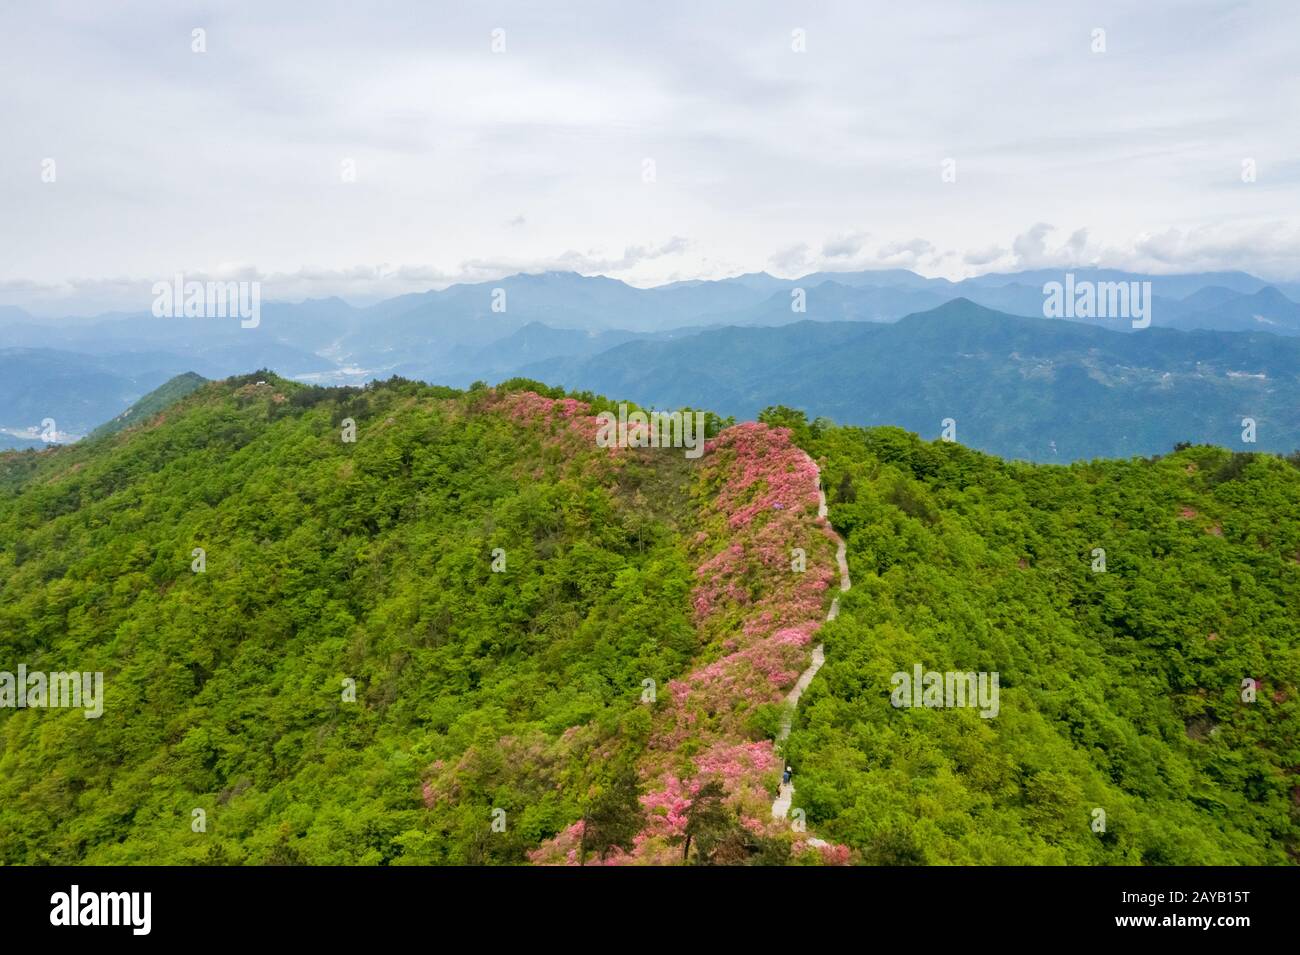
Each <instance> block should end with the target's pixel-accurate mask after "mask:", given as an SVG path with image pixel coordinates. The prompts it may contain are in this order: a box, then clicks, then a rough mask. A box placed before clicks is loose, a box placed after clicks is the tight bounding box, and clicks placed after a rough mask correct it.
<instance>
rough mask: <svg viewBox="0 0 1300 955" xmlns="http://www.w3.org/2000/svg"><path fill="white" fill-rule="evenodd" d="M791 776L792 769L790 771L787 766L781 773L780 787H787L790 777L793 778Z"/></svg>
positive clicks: (792, 773)
mask: <svg viewBox="0 0 1300 955" xmlns="http://www.w3.org/2000/svg"><path fill="white" fill-rule="evenodd" d="M793 775H794V771H793V770H792V769H790V767H789V766H787V767H786V768H785V772H783V773H782V774H781V785H782V786H789V785H790V777H791V776H793Z"/></svg>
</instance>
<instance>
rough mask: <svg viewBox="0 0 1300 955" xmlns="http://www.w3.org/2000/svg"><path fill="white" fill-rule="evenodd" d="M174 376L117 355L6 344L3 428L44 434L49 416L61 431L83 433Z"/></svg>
mask: <svg viewBox="0 0 1300 955" xmlns="http://www.w3.org/2000/svg"><path fill="white" fill-rule="evenodd" d="M169 377H170V374H159V373H157V372H156V371H153V370H145V371H134V370H132V369H130V367H129V364H128V363H127V362H122V363H115V362H114V361H113V360H112V359H111V358H97V357H94V356H90V355H78V354H72V353H67V352H61V351H55V350H52V349H23V348H5V349H0V429H3V430H4V431H5V433H8V434H10V435H11V436H14V435H15V433H18V434H20V435H21V434H26V433H27V432H28V431H29V430H30V431H31V432H34V433H39V432H40V431H41V422H42V421H44V420H46V419H47V418H49V419H53V420H54V422H55V427H56V428H57V430H58V432H59V433H60V434H61V435H62V434H70V435H73V436H81V435H84V434H86V433H87V432H88V431H90V429H91V428H93V427H95V426H96V425H98V424H100V423H102V422H104V421H106V420H107V419H108V418H111V417H112V416H113V415H115V414H118V413H119V412H121V411H122V410H123V409H124V408H126V407H128V406H129V405H130V404H131V402H133V401H135V400H136V399H138V398H140V397H141V396H142V395H144V394H145V393H146V392H148V391H151V390H152V389H154V388H156V387H158V385H160V384H162V383H163V382H164V381H166V380H167V378H169ZM29 437H30V436H29Z"/></svg>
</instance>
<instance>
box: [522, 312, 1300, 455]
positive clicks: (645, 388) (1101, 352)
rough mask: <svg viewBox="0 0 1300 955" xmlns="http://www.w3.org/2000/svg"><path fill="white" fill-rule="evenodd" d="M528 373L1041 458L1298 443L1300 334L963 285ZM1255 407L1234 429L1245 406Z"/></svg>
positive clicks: (725, 409)
mask: <svg viewBox="0 0 1300 955" xmlns="http://www.w3.org/2000/svg"><path fill="white" fill-rule="evenodd" d="M523 372H524V374H525V375H527V376H528V377H532V378H537V379H539V380H542V381H548V382H562V383H564V384H565V385H566V386H568V387H570V388H579V389H589V390H592V391H595V392H597V393H600V394H606V395H617V396H620V397H625V398H627V399H629V400H633V401H636V402H639V403H641V404H645V405H653V406H656V407H663V408H667V407H678V406H681V405H693V406H697V407H707V408H711V409H713V410H715V411H717V412H718V413H720V414H731V415H735V416H736V417H738V418H750V417H753V416H754V415H755V414H757V413H758V411H760V410H761V409H762V408H764V407H765V406H768V405H775V404H784V405H789V406H792V407H795V408H798V409H800V410H802V411H805V412H806V413H807V414H808V415H809V417H816V416H819V415H822V416H826V417H829V418H831V419H833V420H834V421H836V422H838V423H840V424H861V425H876V424H894V425H899V426H901V427H904V428H907V429H909V430H912V431H915V432H917V433H918V434H920V435H922V436H923V437H928V438H935V437H939V435H940V430H941V422H942V421H943V419H945V418H952V419H954V420H955V421H956V423H957V440H958V441H960V442H962V443H964V444H968V445H971V446H973V447H976V448H979V449H981V450H984V451H989V452H991V453H994V454H998V455H1002V456H1006V457H1015V458H1026V459H1030V460H1038V461H1052V460H1056V461H1071V460H1077V459H1080V458H1094V457H1128V456H1132V455H1149V454H1153V453H1157V452H1164V451H1168V450H1169V449H1170V448H1171V447H1173V445H1174V444H1175V443H1177V442H1179V441H1191V442H1193V443H1209V444H1217V445H1221V446H1223V447H1227V448H1232V449H1235V450H1242V451H1251V450H1271V451H1278V452H1290V451H1293V450H1296V449H1297V448H1300V416H1297V414H1296V409H1297V408H1300V338H1279V337H1277V336H1274V335H1268V334H1262V333H1258V332H1251V333H1234V332H1215V331H1192V332H1180V331H1176V330H1172V329H1164V328H1152V329H1149V330H1147V331H1146V332H1144V333H1142V334H1121V333H1119V332H1114V331H1107V330H1105V329H1101V328H1095V327H1092V326H1088V325H1084V324H1081V323H1077V322H1064V321H1060V322H1048V321H1042V320H1039V319H1029V318H1020V317H1016V316H1012V315H1006V314H1003V313H999V312H994V311H991V310H989V309H986V308H984V307H982V306H980V305H976V304H975V303H973V302H970V301H967V300H965V299H959V300H957V301H954V302H949V303H947V304H945V305H943V306H940V307H939V308H937V309H934V310H933V311H930V312H926V313H922V314H918V315H911V316H909V317H907V318H905V319H903V320H902V321H900V322H897V323H893V324H873V323H857V322H852V323H849V322H842V323H818V322H801V323H798V324H795V325H785V326H781V327H776V328H739V327H729V328H719V329H710V330H708V331H703V332H700V333H699V334H697V335H694V336H690V337H686V338H682V339H679V340H676V341H671V342H650V341H636V342H628V343H626V344H623V345H620V346H619V347H617V348H614V349H611V350H610V351H607V352H604V353H602V354H600V355H596V356H592V357H588V358H582V359H569V360H565V359H553V360H550V361H546V362H539V363H537V364H536V365H533V366H529V367H527V368H525V369H524V370H523ZM1247 417H1249V418H1252V419H1254V421H1255V426H1256V437H1257V440H1256V442H1254V443H1243V442H1242V431H1243V425H1242V419H1243V418H1247Z"/></svg>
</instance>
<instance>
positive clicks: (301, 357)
mask: <svg viewBox="0 0 1300 955" xmlns="http://www.w3.org/2000/svg"><path fill="white" fill-rule="evenodd" d="M1072 271H1073V272H1074V273H1075V275H1076V278H1078V279H1079V280H1092V281H1147V280H1149V281H1151V282H1152V283H1153V286H1152V287H1153V291H1154V294H1155V299H1154V303H1153V324H1154V325H1156V326H1166V327H1174V328H1186V329H1192V328H1208V329H1228V330H1243V331H1245V330H1266V331H1270V332H1274V333H1277V334H1286V335H1295V334H1300V317H1298V316H1300V306H1297V305H1296V304H1295V302H1294V301H1292V300H1291V299H1289V298H1287V297H1286V296H1285V295H1284V294H1283V290H1282V288H1278V287H1270V286H1268V285H1267V283H1265V282H1263V281H1262V280H1260V279H1258V278H1255V277H1254V276H1251V275H1248V274H1246V273H1244V272H1223V273H1199V274H1192V275H1181V276H1143V275H1137V274H1134V273H1128V272H1120V271H1115V270H1100V269H1074V270H1072ZM1064 275H1065V272H1064V271H1063V270H1045V269H1040V270H1034V271H1028V272H1020V273H1006V274H1001V275H986V276H981V277H979V278H976V279H968V280H965V281H964V282H958V283H952V282H949V281H947V280H945V279H931V278H925V277H923V276H920V275H917V274H916V273H914V272H910V271H908V270H905V269H877V270H863V271H855V272H818V273H813V274H811V275H806V276H802V277H800V278H798V279H782V278H778V277H775V276H772V275H769V274H767V273H765V272H757V273H750V274H746V275H740V276H735V277H732V278H728V279H721V280H711V281H690V282H676V283H671V284H668V285H665V286H661V287H658V288H649V289H640V288H635V287H633V286H630V285H628V284H626V283H625V282H621V281H619V280H617V279H611V278H607V277H603V276H582V275H578V274H576V273H573V272H544V273H539V274H520V275H513V276H509V277H506V278H502V279H499V280H495V281H490V282H479V283H472V284H458V285H453V286H451V287H449V288H446V289H442V290H437V291H430V292H423V293H417V294H411V295H402V296H397V297H395V298H392V299H388V300H386V301H383V302H379V303H377V304H375V305H372V306H369V307H365V308H358V307H355V306H352V305H350V304H348V303H347V302H345V301H343V300H342V299H339V298H326V299H312V300H308V301H305V302H299V303H282V302H265V303H263V306H262V315H261V323H260V325H259V326H258V327H257V328H242V327H240V322H239V320H238V319H234V318H230V319H195V318H156V317H154V316H153V315H152V314H151V313H150V312H148V311H140V312H135V313H124V312H119V313H111V314H106V315H100V316H94V317H89V318H87V317H80V318H76V319H68V320H55V319H46V318H33V317H32V316H29V315H27V314H26V313H24V312H23V311H22V310H20V309H12V308H10V309H7V310H5V311H4V312H0V348H8V349H15V348H21V349H29V350H37V351H51V350H53V351H60V352H65V353H70V354H75V355H77V356H79V357H77V358H68V359H67V360H66V361H67V363H69V364H70V365H77V364H78V363H82V364H84V363H85V360H86V359H87V358H90V359H93V360H94V362H98V363H99V364H98V365H96V366H95V367H93V368H88V369H86V370H87V372H105V371H107V372H108V373H111V374H116V375H119V376H121V377H123V378H126V379H129V383H128V384H127V385H125V386H123V387H121V388H119V389H118V392H117V393H118V396H119V398H120V397H121V396H122V395H126V394H131V395H133V396H134V397H139V395H140V394H142V393H143V392H144V391H147V390H148V387H144V386H145V385H146V384H149V383H152V384H157V383H160V382H162V381H165V380H166V379H167V378H170V377H171V376H173V375H176V374H179V373H181V372H184V371H194V372H196V373H198V374H200V375H203V376H205V377H208V378H221V377H225V376H228V375H232V374H241V373H244V372H247V371H248V370H249V369H251V368H261V367H267V368H274V369H276V370H277V371H278V372H279V373H281V374H284V375H287V376H290V377H295V378H299V379H301V380H304V381H312V382H321V383H352V384H356V383H361V382H364V381H367V380H371V379H375V378H387V377H389V376H391V375H394V374H399V375H403V376H406V377H411V378H421V379H425V380H429V381H442V382H446V383H449V384H468V383H469V382H471V381H473V380H475V379H479V378H481V379H484V380H499V379H500V378H504V377H509V376H510V375H512V374H514V373H516V372H517V371H518V370H519V369H520V368H521V367H523V366H526V365H531V364H536V363H538V362H545V361H549V360H553V359H555V360H558V359H571V360H580V359H582V358H584V357H587V356H590V355H592V354H595V353H597V352H599V351H604V350H606V349H608V348H610V347H612V346H614V345H617V344H619V343H621V342H624V341H627V340H628V339H630V338H633V337H643V338H656V337H661V336H667V335H673V336H677V337H681V336H682V335H684V334H687V333H688V332H694V331H696V330H699V329H701V328H708V327H713V326H745V325H784V324H789V323H791V322H795V321H804V320H811V321H816V322H892V321H896V320H898V319H900V318H902V317H903V316H905V315H910V314H914V313H917V312H923V311H929V310H931V309H933V308H935V307H937V306H939V305H941V304H943V303H945V302H948V301H952V300H953V299H954V298H957V297H966V298H969V299H970V300H971V301H974V302H976V303H978V304H981V305H984V306H986V307H988V308H991V309H994V310H996V311H999V312H1004V313H1007V314H1011V315H1021V316H1026V317H1030V318H1040V319H1041V317H1042V311H1043V292H1042V286H1043V284H1044V283H1045V282H1047V281H1060V280H1062V279H1063V277H1064ZM795 288H798V289H802V290H803V294H804V296H805V303H806V311H804V312H802V313H800V312H794V311H792V310H791V304H792V299H791V290H792V289H795ZM498 289H500V290H501V291H502V292H503V293H504V298H501V297H499V296H498V297H495V298H494V295H495V293H496V290H498ZM494 302H496V303H498V308H497V309H495V310H494V307H493V305H494ZM502 306H503V310H502ZM1093 324H1096V325H1098V326H1100V327H1103V328H1107V329H1109V330H1114V331H1126V332H1127V331H1130V330H1131V326H1130V323H1128V322H1126V321H1124V320H1116V319H1109V318H1107V319H1096V320H1094V321H1093ZM109 358H111V359H112V361H111V363H109V364H107V365H105V364H104V363H103V361H102V360H104V359H109ZM94 362H92V364H94ZM20 377H21V376H20ZM37 378H39V376H37ZM110 390H111V389H101V391H105V392H106V391H110ZM127 403H129V402H126V403H119V404H116V405H114V404H113V402H111V401H110V402H101V403H99V404H96V405H95V407H96V408H99V409H103V410H105V411H106V414H105V417H104V418H101V419H100V420H98V421H89V422H87V423H88V424H89V425H94V424H99V423H102V421H104V420H107V418H108V417H111V416H112V415H115V414H118V413H120V412H121V411H122V410H124V409H125V408H126V406H127ZM27 413H28V411H27V410H24V409H21V408H19V407H18V406H15V405H12V404H10V405H6V404H4V403H3V401H0V423H2V422H3V421H5V420H9V419H14V418H15V417H17V418H22V416H23V415H26V414H27Z"/></svg>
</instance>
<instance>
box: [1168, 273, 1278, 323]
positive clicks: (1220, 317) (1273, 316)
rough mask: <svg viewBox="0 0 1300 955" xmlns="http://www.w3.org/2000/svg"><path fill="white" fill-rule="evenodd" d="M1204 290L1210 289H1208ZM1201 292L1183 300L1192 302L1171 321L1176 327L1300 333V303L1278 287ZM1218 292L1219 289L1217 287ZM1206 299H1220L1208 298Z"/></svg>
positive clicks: (1188, 302)
mask: <svg viewBox="0 0 1300 955" xmlns="http://www.w3.org/2000/svg"><path fill="white" fill-rule="evenodd" d="M1202 292H1205V293H1209V292H1210V290H1209V289H1203V290H1202ZM1202 292H1198V293H1196V294H1195V295H1191V296H1189V297H1188V298H1187V299H1185V300H1184V302H1183V304H1184V305H1187V306H1190V307H1189V308H1188V310H1187V311H1186V312H1185V313H1184V314H1182V315H1179V316H1178V317H1177V319H1175V320H1174V321H1173V322H1171V323H1169V324H1172V325H1173V327H1175V328H1212V329H1223V330H1226V331H1243V332H1272V333H1274V334H1276V335H1300V305H1297V304H1296V303H1295V302H1293V301H1291V300H1290V299H1289V298H1287V297H1286V296H1285V295H1283V294H1282V293H1281V292H1279V291H1278V290H1277V289H1276V288H1274V287H1272V286H1271V285H1270V286H1265V287H1264V288H1262V289H1260V290H1259V291H1258V292H1255V293H1253V294H1251V295H1233V296H1231V297H1220V296H1219V295H1217V294H1205V295H1203V294H1202ZM1214 292H1215V293H1217V292H1218V289H1215V290H1214ZM1207 299H1217V301H1209V302H1207V301H1206V300H1207Z"/></svg>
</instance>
